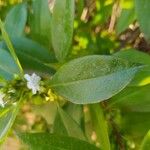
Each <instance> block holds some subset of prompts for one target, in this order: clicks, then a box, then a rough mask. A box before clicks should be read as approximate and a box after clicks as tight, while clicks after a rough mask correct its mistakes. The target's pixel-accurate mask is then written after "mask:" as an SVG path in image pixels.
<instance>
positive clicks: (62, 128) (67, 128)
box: [54, 107, 86, 140]
mask: <svg viewBox="0 0 150 150" xmlns="http://www.w3.org/2000/svg"><path fill="white" fill-rule="evenodd" d="M54 133H55V134H59V135H68V136H71V137H75V138H78V139H81V140H86V138H85V135H84V133H83V131H82V130H81V128H80V126H79V125H78V124H77V123H76V122H75V121H74V120H73V119H72V118H71V116H69V115H68V114H67V113H66V112H65V111H64V110H63V109H61V108H60V107H58V113H57V115H56V118H55V122H54Z"/></svg>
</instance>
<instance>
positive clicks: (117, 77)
mask: <svg viewBox="0 0 150 150" xmlns="http://www.w3.org/2000/svg"><path fill="white" fill-rule="evenodd" d="M139 68H140V67H137V66H135V65H133V64H132V63H129V62H128V61H125V60H122V59H119V58H116V57H113V56H98V55H93V56H85V57H82V58H78V59H75V60H73V61H71V62H69V63H67V64H65V65H64V66H62V67H61V68H60V69H59V70H58V72H57V73H56V74H55V75H54V76H53V78H52V80H51V81H50V86H51V88H53V89H54V90H55V91H56V92H57V93H59V94H60V95H62V96H64V97H65V98H67V99H68V100H69V101H71V102H73V103H77V104H89V103H97V102H100V101H103V100H106V99H108V98H110V97H112V96H113V95H115V94H117V93H119V92H120V91H121V90H122V89H123V88H125V87H126V86H127V85H128V84H129V83H130V81H131V80H132V79H133V77H134V75H135V73H136V72H137V71H138V70H139Z"/></svg>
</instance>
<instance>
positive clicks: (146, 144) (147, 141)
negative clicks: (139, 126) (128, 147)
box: [140, 131, 150, 150]
mask: <svg viewBox="0 0 150 150" xmlns="http://www.w3.org/2000/svg"><path fill="white" fill-rule="evenodd" d="M149 148H150V131H148V133H147V134H146V136H145V137H144V140H143V142H142V144H141V147H140V150H148V149H149Z"/></svg>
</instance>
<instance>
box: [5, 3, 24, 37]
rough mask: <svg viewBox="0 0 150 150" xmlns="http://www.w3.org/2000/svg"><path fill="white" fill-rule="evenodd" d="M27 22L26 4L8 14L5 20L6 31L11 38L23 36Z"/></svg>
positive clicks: (19, 5) (15, 7)
mask: <svg viewBox="0 0 150 150" xmlns="http://www.w3.org/2000/svg"><path fill="white" fill-rule="evenodd" d="M26 21H27V5H26V3H22V4H18V5H16V6H14V7H13V8H12V9H11V10H10V11H9V12H8V14H7V16H6V19H5V29H6V31H7V32H8V34H9V36H15V37H16V36H21V35H23V33H24V29H25V25H26Z"/></svg>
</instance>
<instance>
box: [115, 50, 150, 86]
mask: <svg viewBox="0 0 150 150" xmlns="http://www.w3.org/2000/svg"><path fill="white" fill-rule="evenodd" d="M114 55H115V56H117V57H120V58H122V59H126V60H128V61H130V62H133V63H140V64H144V65H146V66H145V67H144V68H143V69H141V70H140V71H139V72H138V73H137V74H136V76H135V78H134V80H133V81H132V82H131V83H130V85H131V86H143V85H146V84H149V83H150V56H149V55H148V54H146V53H143V52H140V51H138V50H135V49H127V50H122V51H119V52H117V53H115V54H114Z"/></svg>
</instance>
